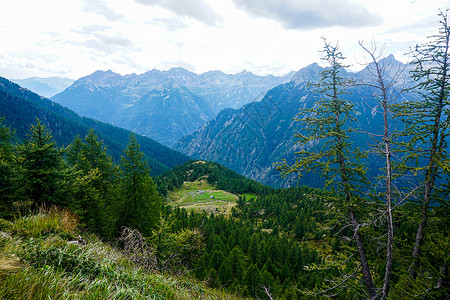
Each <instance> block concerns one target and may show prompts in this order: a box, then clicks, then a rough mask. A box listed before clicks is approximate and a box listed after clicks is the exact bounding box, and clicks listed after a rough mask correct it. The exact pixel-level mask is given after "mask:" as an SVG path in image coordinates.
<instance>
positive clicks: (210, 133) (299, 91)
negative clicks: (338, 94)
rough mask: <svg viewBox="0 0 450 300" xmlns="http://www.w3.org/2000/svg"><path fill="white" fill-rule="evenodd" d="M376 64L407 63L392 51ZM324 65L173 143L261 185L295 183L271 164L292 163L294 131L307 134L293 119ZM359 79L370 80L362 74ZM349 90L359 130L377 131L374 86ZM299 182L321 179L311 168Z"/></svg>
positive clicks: (311, 97)
mask: <svg viewBox="0 0 450 300" xmlns="http://www.w3.org/2000/svg"><path fill="white" fill-rule="evenodd" d="M392 59H393V61H392ZM380 63H382V64H385V63H390V64H392V63H395V64H396V65H397V66H398V67H399V69H404V68H405V67H406V66H405V65H403V64H402V63H400V62H397V61H395V59H394V58H393V56H389V57H388V58H386V59H385V60H383V61H381V62H380ZM371 67H372V66H371V65H369V66H367V67H366V68H365V69H363V70H362V71H360V72H357V73H350V72H345V71H344V72H345V74H346V76H349V77H352V78H359V77H360V76H362V75H364V74H367V72H369V68H371ZM396 68H397V67H394V69H396ZM323 70H324V68H322V67H320V66H319V65H318V64H311V65H309V66H307V67H305V68H303V69H301V70H299V71H298V72H297V73H296V74H295V75H294V76H292V80H291V81H290V82H289V83H286V84H282V85H279V86H277V87H275V88H273V89H271V90H270V91H269V92H267V94H266V95H265V97H264V98H263V99H262V100H261V101H260V102H254V103H249V104H246V105H245V106H243V107H242V108H240V109H237V110H235V109H226V110H224V111H222V112H221V113H220V114H219V115H218V116H217V117H216V118H215V119H214V120H211V121H210V122H208V123H206V124H205V125H203V126H202V127H201V128H199V129H198V130H196V131H195V132H194V133H192V134H191V135H188V136H185V137H183V138H182V139H180V141H179V142H178V143H176V144H175V145H174V146H173V148H174V149H177V150H179V151H181V152H183V153H185V154H187V155H189V156H191V157H193V158H197V159H203V160H212V161H215V162H218V163H220V164H222V165H224V166H226V167H228V168H230V169H232V170H234V171H236V172H238V173H240V174H243V175H245V176H247V177H249V178H251V179H255V180H258V181H259V182H262V183H263V184H267V185H271V186H275V187H287V186H291V185H295V184H297V181H296V176H292V177H290V178H281V176H280V173H279V172H278V171H277V170H276V168H275V165H274V163H277V162H280V161H281V160H282V159H286V160H287V161H288V162H290V163H293V162H294V160H295V152H298V151H299V150H300V145H299V144H296V141H297V139H296V138H295V137H294V135H295V134H297V133H301V134H306V131H305V128H303V127H302V124H301V122H296V121H295V120H294V118H295V117H296V115H297V113H298V112H299V109H301V108H310V107H312V106H313V105H314V103H315V102H316V101H317V100H318V99H319V98H318V97H319V95H318V94H317V93H315V92H314V90H313V87H312V86H310V85H309V84H308V83H314V82H317V81H318V80H320V72H321V71H323ZM406 76H407V74H404V75H402V76H400V79H401V80H399V81H398V85H399V86H398V88H399V89H401V88H402V86H401V85H402V84H403V81H404V78H406ZM364 79H365V80H370V78H368V77H367V76H365V77H364ZM349 92H350V93H351V94H350V95H348V99H349V100H351V101H352V102H353V103H354V104H355V110H356V111H357V112H358V116H357V118H358V120H357V126H359V128H361V132H364V131H365V132H372V133H381V132H380V130H381V128H382V126H380V125H381V124H382V123H381V118H382V115H381V114H380V113H379V112H378V111H377V109H376V106H377V103H376V100H375V99H374V98H373V96H372V95H373V93H374V90H373V89H371V88H369V87H367V86H360V85H356V86H355V87H352V88H350V90H349ZM408 96H409V95H408V94H403V95H402V96H401V97H400V98H399V99H397V101H403V100H404V99H405V98H404V97H408ZM402 97H403V98H402ZM354 143H355V146H360V147H361V148H363V149H368V147H369V144H370V138H369V137H368V136H367V135H365V134H363V133H361V134H358V136H356V137H355V139H354ZM312 146H313V145H310V147H312ZM372 159H374V158H372ZM378 167H379V162H378V161H377V160H376V159H374V160H373V161H371V170H369V171H370V172H376V170H377V169H378ZM299 183H300V184H305V185H309V186H314V187H321V186H322V183H323V179H321V178H320V176H319V175H317V174H315V173H312V174H308V175H307V176H305V177H303V178H302V179H301V180H300V182H299Z"/></svg>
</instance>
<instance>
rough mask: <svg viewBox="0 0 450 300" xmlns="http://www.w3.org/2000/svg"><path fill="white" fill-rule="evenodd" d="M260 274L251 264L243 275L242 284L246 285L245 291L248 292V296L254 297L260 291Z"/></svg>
mask: <svg viewBox="0 0 450 300" xmlns="http://www.w3.org/2000/svg"><path fill="white" fill-rule="evenodd" d="M259 280H260V274H259V270H258V267H257V266H256V265H254V264H251V265H250V266H249V267H248V269H247V271H246V272H245V275H244V283H245V284H246V285H247V289H248V291H249V294H250V296H252V297H256V295H257V293H258V291H259V289H260V285H259V284H260V282H259Z"/></svg>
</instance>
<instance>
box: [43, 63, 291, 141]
mask: <svg viewBox="0 0 450 300" xmlns="http://www.w3.org/2000/svg"><path fill="white" fill-rule="evenodd" d="M292 75H293V73H289V74H287V75H285V76H283V77H275V76H258V75H255V74H252V73H250V72H246V71H243V72H241V73H238V74H234V75H229V74H225V73H223V72H221V71H210V72H206V73H203V74H199V75H198V74H196V73H193V72H190V71H187V70H185V69H183V68H173V69H170V70H168V71H159V70H155V69H153V70H151V71H148V72H146V73H143V74H140V75H136V74H128V75H124V76H122V75H120V74H117V73H114V72H112V71H110V70H108V71H96V72H94V73H92V74H91V75H88V76H85V77H82V78H80V79H78V80H76V81H75V82H74V83H73V84H72V85H71V86H70V87H69V88H67V89H66V90H65V91H63V92H61V93H59V94H57V95H55V96H54V97H52V98H51V99H52V100H53V101H55V102H57V103H59V104H61V105H63V106H66V107H68V108H70V109H73V110H74V111H75V112H76V113H79V114H81V115H83V116H87V117H91V118H94V119H97V120H100V121H103V122H107V123H110V124H113V125H115V126H119V127H123V128H126V129H128V130H131V131H134V132H136V133H138V134H142V135H145V136H148V137H150V138H153V139H155V140H157V141H159V142H161V143H163V144H165V145H169V146H170V145H173V144H174V143H175V142H176V141H177V140H179V139H180V138H181V137H183V136H185V135H187V134H190V133H192V132H193V131H195V130H196V129H197V128H199V127H200V126H202V125H203V124H205V123H206V122H207V121H209V120H211V119H212V118H214V117H215V116H216V115H217V113H218V112H219V111H220V110H222V109H223V108H239V107H241V106H242V105H244V104H246V103H249V102H253V101H259V100H261V99H262V97H263V96H264V94H265V93H266V92H267V91H268V90H269V89H271V88H273V87H274V86H277V85H279V84H281V83H285V82H288V81H289V80H290V77H291V76H292Z"/></svg>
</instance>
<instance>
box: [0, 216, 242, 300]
mask: <svg viewBox="0 0 450 300" xmlns="http://www.w3.org/2000/svg"><path fill="white" fill-rule="evenodd" d="M5 224H6V225H7V226H2V227H1V228H0V299H30V300H31V299H230V300H232V299H238V297H237V296H234V295H230V294H226V293H224V292H222V291H220V290H215V289H211V288H208V287H206V286H205V284H203V283H202V282H198V281H196V280H194V279H191V278H183V277H177V278H174V277H170V276H165V275H161V274H156V273H151V272H148V271H145V270H143V269H141V268H139V267H136V266H135V265H133V263H132V262H131V261H130V260H129V259H128V258H127V257H126V256H124V255H123V254H122V253H121V252H120V251H119V250H117V249H116V248H114V247H112V246H111V245H109V244H106V243H103V242H102V241H101V240H100V239H99V238H98V237H97V236H95V235H92V234H86V233H82V232H79V231H78V229H77V220H76V218H75V217H74V216H73V214H71V213H70V212H68V211H59V210H56V209H54V210H51V211H47V212H45V211H41V212H39V213H38V214H36V215H33V216H29V217H25V218H21V219H18V220H16V221H15V222H11V223H7V222H3V225H5ZM80 233H81V234H82V237H83V239H84V240H85V241H86V244H85V245H81V244H76V243H71V242H70V241H71V240H72V239H73V236H75V235H76V236H78V234H80Z"/></svg>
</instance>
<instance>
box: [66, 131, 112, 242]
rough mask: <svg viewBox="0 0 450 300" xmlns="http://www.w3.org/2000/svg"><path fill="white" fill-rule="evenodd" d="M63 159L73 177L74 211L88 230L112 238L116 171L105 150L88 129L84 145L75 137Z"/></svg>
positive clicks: (97, 138)
mask: <svg viewBox="0 0 450 300" xmlns="http://www.w3.org/2000/svg"><path fill="white" fill-rule="evenodd" d="M66 158H67V161H68V162H69V164H70V165H71V166H72V167H73V169H74V171H75V172H74V173H75V176H76V179H75V182H74V189H73V191H74V197H73V198H74V200H73V202H74V203H73V206H74V209H75V210H76V211H77V213H78V215H79V216H80V217H81V219H82V221H83V223H85V224H86V226H87V227H88V228H90V229H91V230H93V231H94V232H97V233H99V234H101V235H102V236H103V237H107V238H108V237H112V236H111V235H112V233H113V231H114V230H113V228H114V225H113V224H114V218H112V217H111V216H112V215H113V214H112V212H113V209H114V207H113V199H114V198H115V197H116V196H117V193H116V183H117V176H118V168H117V166H115V165H114V164H113V162H112V158H111V156H109V155H108V154H107V153H106V147H105V146H104V145H103V143H102V141H101V140H100V139H99V137H98V136H97V135H95V133H94V131H93V130H92V129H91V130H90V131H89V133H88V134H87V135H86V137H85V142H83V141H82V140H81V139H80V138H79V137H77V138H75V140H74V141H73V142H72V144H70V145H69V147H68V148H67V150H66Z"/></svg>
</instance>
